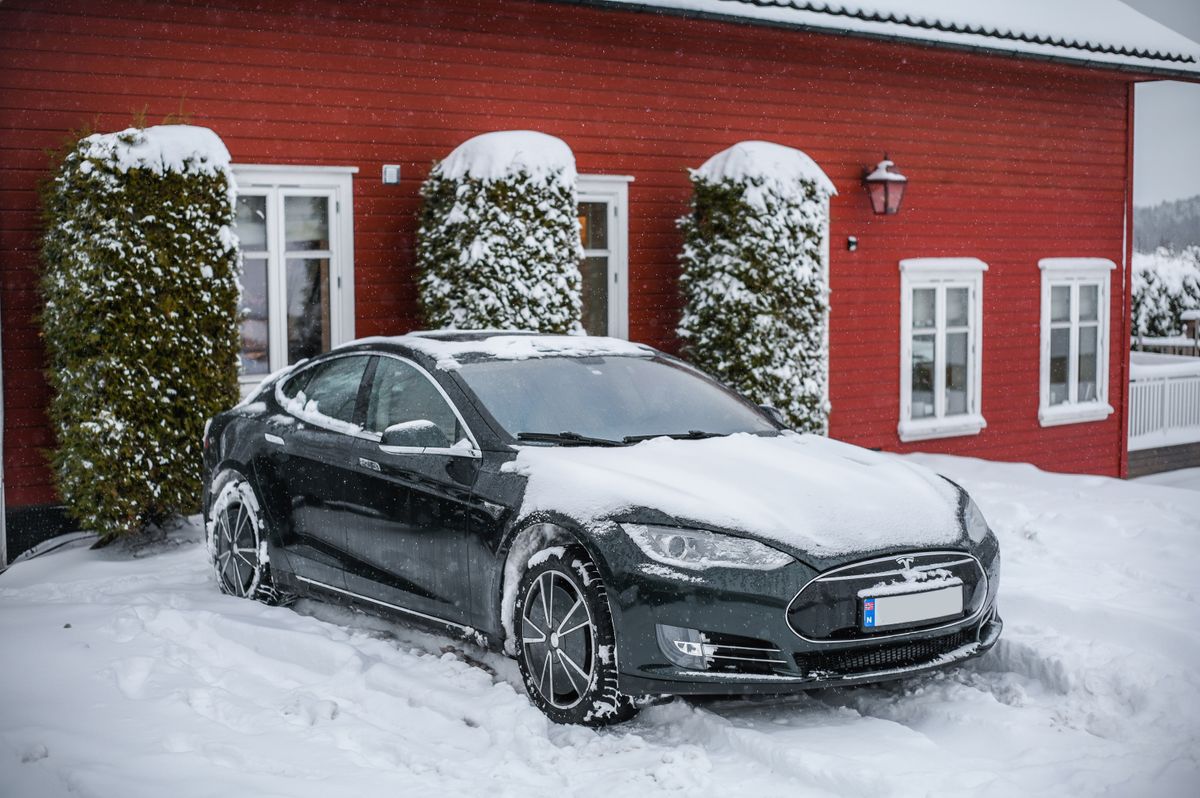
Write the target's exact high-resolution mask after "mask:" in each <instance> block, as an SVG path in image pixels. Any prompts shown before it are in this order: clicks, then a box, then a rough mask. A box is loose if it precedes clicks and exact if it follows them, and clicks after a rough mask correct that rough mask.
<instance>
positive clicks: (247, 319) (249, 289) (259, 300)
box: [241, 258, 271, 374]
mask: <svg viewBox="0 0 1200 798" xmlns="http://www.w3.org/2000/svg"><path fill="white" fill-rule="evenodd" d="M267 303H268V300H267V259H266V258H245V259H244V260H243V262H242V307H241V311H242V352H241V363H242V373H243V374H268V373H270V371H271V360H270V343H269V342H270V336H269V335H268V334H267V318H268V316H267V311H268V304H267Z"/></svg>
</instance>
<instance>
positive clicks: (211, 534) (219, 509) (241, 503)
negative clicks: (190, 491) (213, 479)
mask: <svg viewBox="0 0 1200 798" xmlns="http://www.w3.org/2000/svg"><path fill="white" fill-rule="evenodd" d="M207 528H208V529H207V531H208V551H209V555H210V557H211V559H212V564H213V569H214V570H215V571H216V576H217V584H218V585H219V586H220V588H221V592H222V593H228V594H229V595H231V596H237V597H239V598H248V599H257V600H259V601H264V602H266V603H269V604H273V603H276V601H277V594H276V593H275V590H274V589H273V588H272V586H271V575H270V558H269V556H268V553H267V542H266V538H265V536H264V535H263V519H262V511H261V509H260V505H259V503H258V497H257V496H256V495H255V493H254V488H253V487H252V486H251V485H250V483H249V482H247V481H246V479H245V478H244V477H243V476H242V475H241V474H237V473H233V474H232V475H230V476H229V477H228V478H227V479H226V481H225V483H224V485H223V486H222V487H221V489H220V492H219V493H218V494H217V498H216V499H215V500H214V501H213V503H212V507H211V509H210V510H209V517H208V524H207Z"/></svg>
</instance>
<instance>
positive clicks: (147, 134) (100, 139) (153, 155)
mask: <svg viewBox="0 0 1200 798" xmlns="http://www.w3.org/2000/svg"><path fill="white" fill-rule="evenodd" d="M81 151H82V154H83V155H84V156H85V157H87V158H95V159H98V160H102V161H106V162H108V163H111V164H113V166H115V167H116V168H117V169H119V170H120V171H122V172H128V171H129V170H130V169H147V170H149V171H151V172H154V173H156V174H163V173H164V172H200V173H203V174H215V173H217V172H223V171H227V170H228V169H229V165H230V162H231V161H230V157H229V150H228V149H226V148H225V142H223V141H221V137H220V136H218V135H217V134H216V133H214V132H213V131H211V130H209V129H208V128H206V127H195V126H193V125H157V126H154V127H148V128H144V129H142V128H136V127H131V128H128V129H126V130H122V131H120V132H119V133H95V134H93V135H91V136H88V137H87V138H85V139H84V140H83V146H82V148H81Z"/></svg>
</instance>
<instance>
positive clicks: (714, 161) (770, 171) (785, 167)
mask: <svg viewBox="0 0 1200 798" xmlns="http://www.w3.org/2000/svg"><path fill="white" fill-rule="evenodd" d="M695 173H696V174H697V175H699V176H700V177H703V178H704V179H705V180H708V181H710V182H713V183H716V182H719V181H721V180H732V181H735V182H738V183H748V182H753V181H757V180H763V181H765V182H766V183H768V184H770V185H771V186H773V187H774V188H775V189H776V190H777V191H778V192H779V193H780V194H782V195H783V196H791V195H793V194H797V193H798V188H797V185H796V184H797V183H798V182H799V181H801V180H807V181H810V182H812V183H816V184H817V187H818V188H819V189H820V190H821V191H822V192H824V193H825V194H829V195H832V194H837V189H836V188H834V186H833V181H832V180H830V179H829V177H828V176H826V174H825V172H824V171H822V170H821V167H819V166H817V163H816V161H814V160H813V159H812V158H809V157H808V156H807V155H805V154H804V153H803V152H801V151H800V150H797V149H793V148H791V147H785V146H783V145H782V144H773V143H771V142H769V141H742V142H738V143H737V144H734V145H733V146H732V147H729V148H728V149H725V150H722V151H721V152H718V153H717V154H716V155H714V156H713V157H711V158H709V159H708V160H707V161H705V162H704V165H703V166H701V167H700V168H699V169H697V170H695Z"/></svg>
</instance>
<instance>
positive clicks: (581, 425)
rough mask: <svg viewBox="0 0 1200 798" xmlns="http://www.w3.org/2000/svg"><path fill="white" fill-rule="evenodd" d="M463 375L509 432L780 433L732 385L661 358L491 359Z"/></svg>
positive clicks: (577, 436)
mask: <svg viewBox="0 0 1200 798" xmlns="http://www.w3.org/2000/svg"><path fill="white" fill-rule="evenodd" d="M459 374H461V375H462V378H463V379H464V380H465V381H466V383H467V385H468V386H470V388H471V390H472V391H474V392H475V395H476V396H478V397H479V399H480V401H482V403H483V405H484V406H485V407H486V408H487V410H488V411H489V412H491V414H492V416H493V417H495V419H496V420H497V421H498V422H500V424H501V426H503V427H504V429H505V431H507V432H508V433H509V434H510V435H512V436H513V437H517V438H521V437H522V436H524V437H525V438H526V439H527V440H534V439H536V438H537V436H538V435H542V436H545V438H548V439H551V440H550V441H549V442H554V441H553V438H555V437H560V436H561V434H562V433H569V436H570V437H567V438H563V439H562V440H559V441H558V442H561V443H571V442H572V440H571V437H574V442H577V443H590V442H597V441H599V442H612V441H615V442H621V443H629V442H632V441H631V440H630V439H640V438H645V437H650V436H656V435H675V436H682V437H705V436H707V435H728V434H730V433H734V432H752V433H768V432H774V431H775V427H774V426H772V425H771V423H770V422H769V421H767V420H766V419H765V418H763V416H762V414H761V413H760V412H759V411H758V409H757V408H755V407H753V406H752V405H750V404H748V403H747V402H745V401H744V400H743V399H741V398H740V397H739V396H737V395H736V394H734V393H733V392H732V391H730V390H728V389H726V388H724V387H723V386H721V385H720V384H719V383H717V382H715V381H714V380H712V379H710V378H708V377H706V376H704V375H702V374H700V373H698V372H696V371H694V370H692V369H690V368H688V367H686V366H684V365H682V364H679V363H674V362H671V361H669V360H666V359H662V358H644V357H614V356H605V357H546V358H535V359H529V360H491V361H482V362H478V363H468V364H463V365H462V367H461V368H460V369H459ZM581 439H596V440H581Z"/></svg>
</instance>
